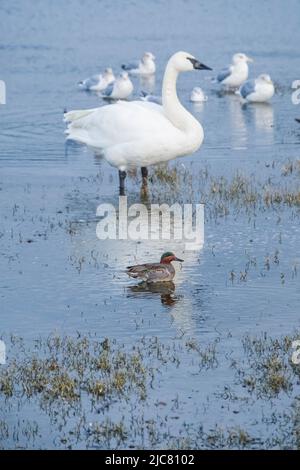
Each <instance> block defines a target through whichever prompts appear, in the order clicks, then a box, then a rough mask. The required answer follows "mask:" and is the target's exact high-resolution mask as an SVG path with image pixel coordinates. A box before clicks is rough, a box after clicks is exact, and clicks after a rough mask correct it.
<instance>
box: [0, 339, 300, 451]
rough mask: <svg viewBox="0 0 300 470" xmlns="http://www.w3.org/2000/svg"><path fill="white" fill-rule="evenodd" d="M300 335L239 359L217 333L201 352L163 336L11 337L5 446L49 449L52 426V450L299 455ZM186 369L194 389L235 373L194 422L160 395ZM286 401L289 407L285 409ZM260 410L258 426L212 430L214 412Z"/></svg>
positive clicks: (0, 381) (262, 342)
mask: <svg viewBox="0 0 300 470" xmlns="http://www.w3.org/2000/svg"><path fill="white" fill-rule="evenodd" d="M299 338H300V335H299V334H296V333H295V334H294V335H292V336H284V337H281V338H280V339H272V338H269V337H268V336H267V335H266V334H265V335H263V336H261V337H251V336H245V337H244V338H242V345H241V347H242V349H243V352H244V357H243V360H242V361H241V360H240V357H235V354H231V355H230V356H227V357H226V358H225V360H224V357H223V356H222V346H223V343H224V342H226V338H221V337H219V338H218V340H216V341H214V342H213V343H211V344H209V345H208V346H206V347H205V348H204V347H202V346H201V344H199V343H198V342H197V341H196V340H195V339H192V338H190V339H185V340H184V339H180V340H174V341H173V342H172V343H171V344H170V345H169V346H168V347H166V346H165V345H164V344H163V343H161V342H160V341H159V339H158V338H157V337H151V338H147V339H146V338H143V339H141V340H140V341H139V342H137V343H135V345H134V346H131V347H130V348H127V347H125V346H124V345H122V344H118V343H117V342H116V341H110V340H108V339H107V338H106V339H104V340H103V341H99V340H96V339H95V338H91V337H87V336H84V337H81V336H80V335H78V336H77V337H76V338H71V337H67V336H65V337H60V336H57V335H51V336H49V337H47V338H46V339H43V340H42V339H38V340H35V341H34V345H33V347H32V348H30V349H27V348H26V346H25V343H24V341H23V339H21V338H18V337H11V338H10V340H9V365H8V366H7V367H4V368H2V369H1V371H0V391H1V401H2V406H5V408H6V410H7V414H8V418H6V419H1V421H0V436H1V447H2V448H43V447H44V444H43V442H44V439H45V434H44V433H45V427H46V428H47V442H48V444H47V445H49V442H51V444H50V447H54V446H55V447H59V448H81V447H87V448H104V449H105V448H144V447H145V448H149V447H150V448H183V449H185V448H199V449H202V448H218V449H219V448H238V449H243V448H265V449H268V448H282V447H283V448H290V449H299V445H300V444H299V436H300V428H299V412H300V411H299V398H298V397H297V384H298V382H299V373H300V368H299V365H298V366H296V365H293V363H292V362H291V360H290V358H291V354H292V349H291V346H292V342H293V340H295V339H299ZM186 368H188V370H189V373H188V374H187V375H188V376H189V377H190V379H191V377H192V384H193V387H194V386H199V387H201V383H202V382H203V381H205V380H206V376H207V374H211V373H212V372H215V373H219V372H220V371H218V369H220V368H221V369H224V368H226V369H229V370H230V371H231V380H230V381H228V383H227V384H226V385H225V386H224V388H223V389H222V388H220V389H219V390H218V391H215V392H214V393H213V394H211V395H208V396H207V398H206V400H205V402H204V403H194V406H195V408H194V414H195V418H194V419H193V420H190V422H189V423H187V422H185V420H184V419H182V413H184V411H185V408H186V407H187V404H186V401H185V400H182V399H180V396H179V394H176V395H174V396H173V395H172V394H170V395H169V397H167V398H166V396H163V395H160V382H161V381H163V378H162V376H163V375H164V373H165V371H166V370H170V369H171V370H172V371H173V372H172V373H175V372H176V373H177V374H181V373H182V374H183V375H186V373H185V372H184V371H185V370H186ZM191 393H192V390H191ZM187 398H190V397H187ZM282 400H284V401H285V403H286V408H285V409H284V410H282V411H280V409H279V408H280V405H278V404H279V403H281V402H282ZM257 404H259V407H258V409H260V412H258V413H257V414H256V420H257V422H256V423H253V422H251V421H250V422H249V423H248V424H246V423H243V419H241V420H237V421H238V422H239V424H233V423H232V424H230V425H227V426H224V425H221V424H220V423H219V421H216V423H215V424H214V425H212V424H211V425H210V426H209V427H208V426H207V425H206V420H207V419H206V417H207V415H210V412H211V411H212V410H214V411H213V413H215V409H216V408H217V409H220V410H221V409H226V413H227V415H228V421H229V422H232V421H234V420H233V418H234V417H235V416H238V415H240V414H241V415H243V414H249V413H250V412H251V409H252V407H257ZM26 410H27V412H28V410H31V413H32V411H33V410H34V412H35V414H36V416H39V418H38V420H36V419H34V418H33V417H32V416H30V415H31V413H30V415H28V416H27V418H26V419H24V418H21V419H20V416H24V415H25V416H26V414H27V413H26ZM150 410H152V411H150ZM153 410H155V413H154V414H153ZM150 413H151V414H152V418H150V417H149V415H150ZM9 416H15V417H16V418H17V419H16V421H12V420H11V418H9ZM174 423H175V424H174ZM258 424H259V425H258ZM262 427H265V428H266V431H265V433H261V428H262Z"/></svg>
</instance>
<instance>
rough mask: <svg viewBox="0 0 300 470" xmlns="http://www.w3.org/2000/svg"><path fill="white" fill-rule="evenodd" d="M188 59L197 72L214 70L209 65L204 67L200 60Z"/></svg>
mask: <svg viewBox="0 0 300 470" xmlns="http://www.w3.org/2000/svg"><path fill="white" fill-rule="evenodd" d="M187 59H188V60H189V61H190V62H192V64H193V67H194V69H195V70H212V69H211V68H210V67H208V66H207V65H204V64H202V63H201V62H200V60H197V59H192V58H191V57H187Z"/></svg>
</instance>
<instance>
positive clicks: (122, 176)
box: [119, 170, 126, 196]
mask: <svg viewBox="0 0 300 470" xmlns="http://www.w3.org/2000/svg"><path fill="white" fill-rule="evenodd" d="M125 178H126V171H121V170H119V181H120V196H125Z"/></svg>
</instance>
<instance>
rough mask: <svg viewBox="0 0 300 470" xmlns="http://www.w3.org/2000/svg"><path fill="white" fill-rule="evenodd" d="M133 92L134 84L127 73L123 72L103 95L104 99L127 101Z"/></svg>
mask: <svg viewBox="0 0 300 470" xmlns="http://www.w3.org/2000/svg"><path fill="white" fill-rule="evenodd" d="M132 92H133V83H132V81H131V80H130V78H129V76H128V73H127V72H122V73H121V74H120V75H119V76H118V77H117V79H116V80H115V81H114V82H113V83H112V84H111V85H110V86H109V87H108V88H106V89H105V90H104V91H103V93H102V95H101V96H102V98H108V99H112V100H125V99H126V98H128V97H129V96H130V95H131V93H132Z"/></svg>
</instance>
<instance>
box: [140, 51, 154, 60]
mask: <svg viewBox="0 0 300 470" xmlns="http://www.w3.org/2000/svg"><path fill="white" fill-rule="evenodd" d="M142 60H143V62H148V61H154V60H155V55H153V54H152V52H145V54H144V55H143V59H142Z"/></svg>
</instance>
